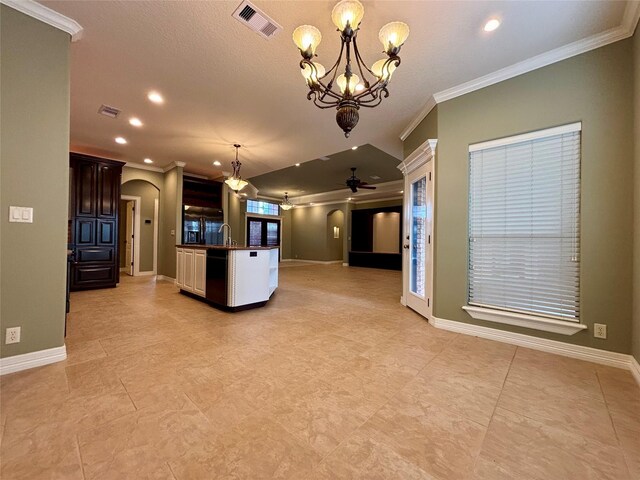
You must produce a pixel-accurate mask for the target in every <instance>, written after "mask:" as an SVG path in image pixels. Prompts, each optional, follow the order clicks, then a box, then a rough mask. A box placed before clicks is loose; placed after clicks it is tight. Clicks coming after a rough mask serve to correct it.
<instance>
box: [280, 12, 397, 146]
mask: <svg viewBox="0 0 640 480" xmlns="http://www.w3.org/2000/svg"><path fill="white" fill-rule="evenodd" d="M363 16H364V7H363V6H362V4H361V3H360V2H359V1H358V0H342V1H341V2H338V3H337V4H336V6H335V7H333V11H332V12H331V20H333V23H334V24H335V26H336V27H338V31H339V32H340V41H341V46H340V54H339V55H338V60H336V63H335V64H334V65H333V67H331V68H330V69H329V70H328V71H326V70H325V68H324V66H322V65H321V64H320V63H318V62H314V61H313V58H314V57H315V56H316V49H317V48H318V45H319V44H320V40H322V35H321V34H320V30H318V29H317V28H316V27H314V26H311V25H302V26H300V27H298V28H296V29H295V30H294V31H293V41H294V43H295V44H296V46H297V47H298V48H299V49H300V53H301V54H302V60H301V61H300V68H301V69H302V72H301V73H302V76H303V77H304V79H305V80H306V82H307V85H308V86H309V90H310V91H309V93H308V94H307V98H308V99H309V100H313V103H315V105H316V106H317V107H319V108H323V109H324V108H336V110H337V113H336V122H337V123H338V125H339V126H340V128H342V130H343V131H344V136H345V137H348V136H349V134H350V133H351V130H353V128H354V127H355V126H356V125H357V123H358V120H359V118H360V114H359V113H358V110H359V109H360V107H369V108H371V107H377V106H378V105H380V103H381V102H382V100H383V99H384V98H387V97H388V96H389V92H388V90H387V85H388V84H389V80H391V76H392V75H393V72H394V71H395V69H396V68H397V67H398V66H399V65H400V57H399V56H398V54H399V53H400V48H401V47H402V45H403V44H404V42H405V41H406V40H407V37H408V36H409V26H408V25H407V24H406V23H403V22H391V23H387V24H386V25H385V26H384V27H382V28H381V29H380V33H379V34H378V38H379V39H380V42H382V45H383V47H384V53H385V54H386V55H387V56H386V58H382V59H380V60H378V61H377V62H375V63H374V64H373V65H372V66H371V68H369V67H367V65H366V64H365V63H364V61H363V60H362V57H361V56H360V52H359V51H358V43H357V37H358V30H359V27H360V22H361V21H362V17H363ZM352 55H353V61H354V62H355V65H354V66H352V64H351V61H352ZM343 57H344V59H343ZM343 60H344V65H343V66H341V65H342V62H343ZM356 69H357V70H356ZM354 70H356V71H357V73H359V75H360V76H358V75H356V73H355V72H354ZM343 71H344V73H341V72H343ZM368 77H370V78H371V81H369V80H368ZM334 86H337V90H338V91H337V90H335V89H334Z"/></svg>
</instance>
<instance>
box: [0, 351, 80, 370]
mask: <svg viewBox="0 0 640 480" xmlns="http://www.w3.org/2000/svg"><path fill="white" fill-rule="evenodd" d="M66 359H67V347H66V345H62V346H61V347H55V348H48V349H46V350H38V351H37V352H29V353H23V354H22V355H14V356H12V357H5V358H0V375H6V374H7V373H14V372H19V371H21V370H27V369H29V368H34V367H41V366H43V365H49V364H50V363H56V362H61V361H63V360H66Z"/></svg>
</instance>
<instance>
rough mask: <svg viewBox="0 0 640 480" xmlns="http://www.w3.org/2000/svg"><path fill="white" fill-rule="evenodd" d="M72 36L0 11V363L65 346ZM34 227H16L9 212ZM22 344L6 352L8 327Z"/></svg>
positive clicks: (6, 9) (1, 8)
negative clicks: (17, 330)
mask: <svg viewBox="0 0 640 480" xmlns="http://www.w3.org/2000/svg"><path fill="white" fill-rule="evenodd" d="M69 42H70V37H69V35H68V34H67V33H64V32H62V31H60V30H58V29H56V28H54V27H51V26H49V25H46V24H44V23H42V22H40V21H38V20H34V19H33V18H31V17H28V16H26V15H24V14H22V13H19V12H17V11H15V10H13V9H12V8H9V7H7V6H5V5H1V6H0V52H1V53H0V55H1V57H2V68H1V71H0V105H1V108H0V123H1V124H2V129H1V133H0V142H1V143H2V151H1V154H0V190H1V194H0V202H1V204H2V209H1V210H2V215H1V216H0V243H1V244H2V249H1V253H0V262H1V264H2V270H1V272H0V332H1V333H2V335H0V337H1V339H2V344H1V345H2V347H1V348H0V356H2V357H9V356H12V355H18V354H23V353H28V352H33V351H38V350H44V349H48V348H53V347H60V346H62V345H64V321H65V288H66V287H65V286H66V273H67V265H66V244H67V218H68V208H69V203H68V197H69ZM10 205H15V206H23V207H33V209H34V212H33V223H31V224H27V223H9V222H8V218H9V206H10ZM14 326H20V327H22V332H21V336H22V338H21V341H20V343H17V344H12V345H5V344H4V332H5V328H7V327H14Z"/></svg>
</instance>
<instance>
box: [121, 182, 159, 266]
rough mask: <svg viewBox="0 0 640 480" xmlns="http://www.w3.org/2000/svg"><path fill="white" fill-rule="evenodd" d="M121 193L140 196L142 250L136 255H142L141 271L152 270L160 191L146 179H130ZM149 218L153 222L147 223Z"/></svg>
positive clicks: (123, 185)
mask: <svg viewBox="0 0 640 480" xmlns="http://www.w3.org/2000/svg"><path fill="white" fill-rule="evenodd" d="M121 194H122V195H131V196H134V197H140V209H141V212H139V215H140V251H139V252H137V253H135V252H134V255H139V256H140V272H152V271H153V236H154V235H153V234H154V228H155V224H154V218H153V217H154V212H155V201H156V199H159V198H160V191H159V189H157V188H156V187H155V186H153V185H152V184H151V183H149V182H147V181H145V180H130V181H128V182H125V183H123V184H122V190H121ZM158 210H159V207H158ZM125 213H126V212H125ZM147 220H150V221H151V223H146V221H147ZM122 232H123V231H122V230H121V233H122ZM120 257H124V251H121V252H120Z"/></svg>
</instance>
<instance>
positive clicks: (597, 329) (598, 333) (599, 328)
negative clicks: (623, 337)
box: [593, 323, 607, 338]
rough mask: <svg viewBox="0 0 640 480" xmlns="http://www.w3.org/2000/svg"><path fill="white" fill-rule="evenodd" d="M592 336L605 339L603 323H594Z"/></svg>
mask: <svg viewBox="0 0 640 480" xmlns="http://www.w3.org/2000/svg"><path fill="white" fill-rule="evenodd" d="M593 336H594V337H595V338H607V326H606V325H605V324H603V323H594V324H593Z"/></svg>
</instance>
